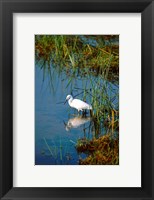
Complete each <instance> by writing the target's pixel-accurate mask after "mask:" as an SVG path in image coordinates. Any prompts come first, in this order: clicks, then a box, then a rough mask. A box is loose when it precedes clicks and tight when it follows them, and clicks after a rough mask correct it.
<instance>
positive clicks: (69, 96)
mask: <svg viewBox="0 0 154 200" xmlns="http://www.w3.org/2000/svg"><path fill="white" fill-rule="evenodd" d="M69 99H73V97H72V95H70V94H69V95H67V97H66V100H65V102H64V104H65V103H66V102H67V101H68V100H69Z"/></svg>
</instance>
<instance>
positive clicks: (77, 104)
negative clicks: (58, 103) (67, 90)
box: [65, 95, 92, 112]
mask: <svg viewBox="0 0 154 200" xmlns="http://www.w3.org/2000/svg"><path fill="white" fill-rule="evenodd" d="M66 101H68V104H69V105H70V107H72V108H76V109H77V110H78V112H79V111H83V110H92V106H91V105H89V104H88V103H86V102H84V101H81V100H80V99H73V97H72V95H67V97H66ZM66 101H65V103H66Z"/></svg>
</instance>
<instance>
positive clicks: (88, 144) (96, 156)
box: [76, 134, 119, 165]
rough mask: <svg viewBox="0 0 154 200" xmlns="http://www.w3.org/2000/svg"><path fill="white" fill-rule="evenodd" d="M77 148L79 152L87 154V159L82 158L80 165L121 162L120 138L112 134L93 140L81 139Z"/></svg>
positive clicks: (116, 163) (115, 163)
mask: <svg viewBox="0 0 154 200" xmlns="http://www.w3.org/2000/svg"><path fill="white" fill-rule="evenodd" d="M76 149H77V151H78V152H79V153H85V154H87V157H86V158H85V159H80V160H79V164H80V165H118V164H119V139H118V138H113V137H111V135H110V134H108V135H105V136H101V137H99V138H98V139H96V138H93V139H92V140H90V141H89V140H85V139H80V140H78V142H77V145H76Z"/></svg>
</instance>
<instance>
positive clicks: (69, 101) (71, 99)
mask: <svg viewBox="0 0 154 200" xmlns="http://www.w3.org/2000/svg"><path fill="white" fill-rule="evenodd" d="M72 101H73V97H71V98H70V99H69V100H68V103H69V105H70V104H71V103H72Z"/></svg>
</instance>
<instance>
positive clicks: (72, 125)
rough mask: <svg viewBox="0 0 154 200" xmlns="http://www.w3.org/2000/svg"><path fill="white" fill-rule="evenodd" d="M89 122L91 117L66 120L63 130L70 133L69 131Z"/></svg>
mask: <svg viewBox="0 0 154 200" xmlns="http://www.w3.org/2000/svg"><path fill="white" fill-rule="evenodd" d="M89 121H91V117H82V116H77V117H74V118H70V119H69V120H68V122H67V124H65V129H66V131H70V130H71V129H73V128H78V127H80V126H82V125H84V124H86V123H87V122H89Z"/></svg>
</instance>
